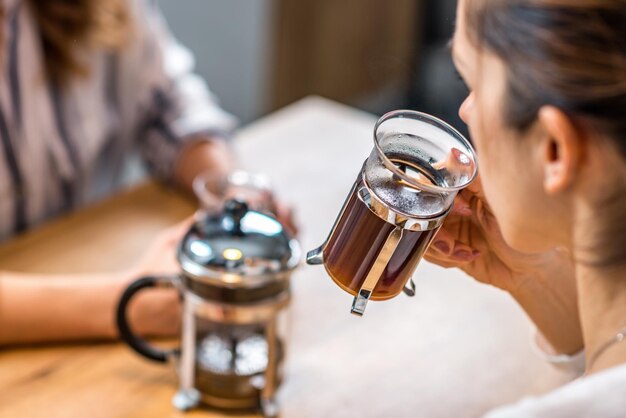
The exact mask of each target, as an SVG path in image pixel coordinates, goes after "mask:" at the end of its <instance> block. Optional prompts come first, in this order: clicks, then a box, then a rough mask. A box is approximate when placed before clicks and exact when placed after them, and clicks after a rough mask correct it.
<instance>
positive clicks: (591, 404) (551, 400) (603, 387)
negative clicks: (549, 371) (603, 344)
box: [485, 365, 626, 418]
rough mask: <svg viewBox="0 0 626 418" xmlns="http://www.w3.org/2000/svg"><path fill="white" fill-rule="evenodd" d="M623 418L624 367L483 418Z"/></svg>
mask: <svg viewBox="0 0 626 418" xmlns="http://www.w3.org/2000/svg"><path fill="white" fill-rule="evenodd" d="M522 417H523V418H583V417H584V418H587V417H589V418H592V417H593V418H624V417H626V365H622V366H618V367H613V368H611V369H607V370H604V371H601V372H598V373H596V374H593V375H591V376H589V377H585V378H580V379H577V380H575V381H574V382H572V383H569V384H567V385H565V386H563V387H561V388H559V389H557V390H555V391H553V392H550V393H549V394H547V395H545V396H540V397H535V398H526V399H524V400H522V401H521V402H519V403H516V404H514V405H511V406H507V407H504V408H499V409H496V410H494V411H492V412H491V413H489V414H487V415H486V416H485V418H522Z"/></svg>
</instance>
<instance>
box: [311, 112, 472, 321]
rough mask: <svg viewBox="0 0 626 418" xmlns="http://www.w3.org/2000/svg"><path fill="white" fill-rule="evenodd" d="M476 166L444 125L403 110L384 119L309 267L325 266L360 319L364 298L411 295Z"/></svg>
mask: <svg viewBox="0 0 626 418" xmlns="http://www.w3.org/2000/svg"><path fill="white" fill-rule="evenodd" d="M477 168H478V166H477V160H476V154H475V152H474V150H473V148H472V146H471V144H470V143H469V141H467V139H465V138H464V137H463V135H461V134H460V133H459V132H458V131H456V130H455V129H454V128H452V127H451V126H450V125H448V124H447V123H445V122H443V121H441V120H439V119H437V118H435V117H433V116H430V115H427V114H424V113H420V112H415V111H408V110H399V111H395V112H390V113H388V114H386V115H384V116H383V117H382V118H380V120H379V121H378V123H377V124H376V127H375V129H374V149H373V150H372V153H371V154H370V156H369V158H368V159H367V160H366V161H365V164H364V165H363V168H362V170H361V172H360V173H359V175H358V177H357V179H356V181H355V183H354V185H353V187H352V190H351V191H350V194H349V195H348V198H347V200H346V202H345V203H344V205H343V208H342V209H341V212H340V213H339V216H338V218H337V220H336V221H335V224H334V226H333V228H332V230H331V232H330V235H329V236H328V238H327V239H326V241H325V243H324V244H323V245H322V246H320V247H319V248H317V249H315V250H313V251H310V252H309V253H308V255H307V263H308V264H312V265H315V264H323V265H324V267H325V268H326V271H327V272H328V274H329V275H330V277H331V278H332V279H333V280H334V281H335V283H336V284H337V285H339V287H341V288H342V289H343V290H345V291H347V292H348V293H350V294H352V295H354V301H353V303H352V309H351V312H352V313H353V314H355V315H358V316H362V315H363V314H364V313H365V308H366V306H367V302H368V301H369V300H375V301H380V300H387V299H391V298H393V297H395V296H397V295H398V294H400V293H401V292H402V291H403V290H404V292H405V293H406V294H408V295H409V296H413V295H414V294H415V285H414V284H413V281H412V279H411V276H412V275H413V273H414V271H415V269H416V267H417V265H418V263H419V261H420V260H421V258H422V256H423V255H424V253H425V252H426V249H427V248H428V246H429V244H430V243H431V242H432V240H433V237H434V236H435V235H436V234H437V231H438V230H439V228H440V227H441V225H442V224H443V221H444V219H445V218H446V216H447V215H448V213H449V212H450V209H451V208H452V205H453V204H454V198H455V197H456V195H457V193H458V192H459V191H460V190H461V189H463V188H464V187H466V186H467V185H469V184H470V183H471V182H472V180H473V179H474V178H475V177H476V174H477ZM407 283H410V285H409V286H410V287H407Z"/></svg>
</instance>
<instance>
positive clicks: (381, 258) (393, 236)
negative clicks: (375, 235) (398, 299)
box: [350, 227, 404, 316]
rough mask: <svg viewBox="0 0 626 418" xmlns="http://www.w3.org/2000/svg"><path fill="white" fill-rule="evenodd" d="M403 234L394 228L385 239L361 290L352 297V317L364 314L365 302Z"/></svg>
mask: <svg viewBox="0 0 626 418" xmlns="http://www.w3.org/2000/svg"><path fill="white" fill-rule="evenodd" d="M403 232H404V229H403V228H401V227H396V228H394V230H393V231H391V233H390V234H389V236H388V237H387V240H386V241H385V245H384V246H383V248H382V249H381V250H380V252H379V253H378V257H377V258H376V260H375V261H374V264H373V265H372V268H371V269H370V271H369V272H368V273H367V277H365V281H364V282H363V284H362V285H361V288H360V289H359V292H358V293H357V295H356V296H355V297H354V301H353V302H352V309H351V310H350V312H351V313H353V314H354V315H358V316H363V314H365V307H366V306H367V302H368V301H369V299H370V297H371V296H372V293H373V292H374V288H375V287H376V284H377V283H378V281H379V280H380V277H381V276H382V274H383V271H385V268H386V267H387V264H389V260H391V257H392V256H393V253H394V251H396V248H397V247H398V244H399V243H400V240H401V239H402V234H403Z"/></svg>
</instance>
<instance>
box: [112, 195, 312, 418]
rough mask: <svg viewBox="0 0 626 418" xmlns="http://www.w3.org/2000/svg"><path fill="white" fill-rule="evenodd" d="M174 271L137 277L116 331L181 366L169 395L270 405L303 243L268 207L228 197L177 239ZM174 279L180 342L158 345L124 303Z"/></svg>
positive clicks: (145, 352) (267, 409) (229, 406)
mask: <svg viewBox="0 0 626 418" xmlns="http://www.w3.org/2000/svg"><path fill="white" fill-rule="evenodd" d="M177 257H178V261H179V263H180V266H181V270H182V272H181V274H180V275H178V276H175V277H144V278H141V279H139V280H137V281H135V282H134V283H132V284H131V285H130V286H129V287H128V288H127V289H126V291H125V292H124V293H123V295H122V298H121V300H120V303H119V306H118V310H117V325H118V328H119V332H120V336H121V338H122V340H123V341H124V342H126V343H127V344H128V345H129V346H130V347H131V348H132V349H133V350H135V351H136V352H137V353H139V354H141V355H142V356H144V357H146V358H148V359H150V360H154V361H157V362H161V363H166V362H173V363H174V364H175V365H176V366H177V369H178V375H179V390H178V392H177V393H176V395H175V396H174V398H173V404H174V406H175V407H176V408H178V409H180V410H188V409H192V408H194V407H197V406H199V405H200V404H206V405H209V406H212V407H215V408H219V409H224V410H251V409H260V411H261V412H262V413H263V414H264V416H267V417H272V416H275V415H276V414H277V405H276V400H275V395H276V390H277V388H278V386H279V385H280V383H281V380H282V375H283V373H282V365H283V362H284V359H285V350H286V347H285V343H286V340H285V337H286V336H285V335H284V331H285V330H283V329H281V326H280V325H281V321H284V320H285V319H286V318H285V315H286V308H287V306H288V305H289V302H290V291H289V279H290V275H291V272H292V271H293V270H294V268H295V267H296V266H297V265H298V263H299V259H300V247H299V244H298V242H297V241H296V240H295V239H293V238H291V237H290V235H289V234H288V233H287V232H286V231H285V229H284V228H283V225H282V224H281V223H280V222H279V221H278V220H276V219H275V218H274V217H273V216H270V215H268V214H266V213H261V212H258V211H254V210H251V209H250V208H249V207H248V205H247V204H246V203H245V202H244V201H243V200H239V199H231V200H228V201H227V202H226V203H225V204H224V207H223V211H221V212H220V213H215V212H207V211H200V212H199V214H198V215H197V219H196V222H195V223H194V225H193V226H192V227H191V229H190V230H189V231H188V232H187V234H186V235H185V236H184V238H183V240H182V242H181V243H180V245H179V247H178V253H177ZM153 287H175V288H176V289H178V291H179V292H180V295H181V299H182V304H183V310H182V311H183V313H182V337H181V347H180V349H175V350H170V351H164V350H160V349H157V348H155V347H153V346H151V345H149V344H148V343H147V342H146V341H145V340H143V339H141V338H140V337H138V336H137V335H135V334H134V333H133V332H132V329H131V327H130V325H129V323H128V321H127V316H126V312H127V306H128V304H129V302H130V301H131V299H132V298H133V297H134V296H135V295H136V294H137V292H139V291H140V290H142V289H145V288H153Z"/></svg>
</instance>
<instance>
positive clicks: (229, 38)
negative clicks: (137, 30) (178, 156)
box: [158, 0, 465, 129]
mask: <svg viewBox="0 0 626 418" xmlns="http://www.w3.org/2000/svg"><path fill="white" fill-rule="evenodd" d="M158 1H159V4H160V5H161V8H162V10H163V12H164V14H165V16H166V17H167V20H168V22H169V24H170V27H171V28H172V30H173V32H174V33H175V35H176V36H177V37H178V39H179V40H180V41H181V42H182V43H184V44H185V45H186V46H188V47H189V48H190V49H191V50H192V51H193V52H194V53H195V55H196V60H197V71H198V73H200V74H201V75H202V76H204V77H205V78H206V79H207V80H208V82H209V84H210V86H211V88H212V89H213V91H214V92H215V93H216V94H217V95H218V96H219V98H220V100H221V103H222V105H223V106H224V108H226V109H227V110H229V111H230V112H232V113H234V114H235V115H237V116H238V117H239V118H240V119H241V121H242V122H243V123H247V122H250V121H252V120H254V119H256V118H258V117H260V116H262V115H264V114H266V113H268V112H270V111H272V110H274V109H277V108H280V107H282V106H284V105H287V104H289V103H291V102H293V101H295V100H298V99H299V98H301V97H304V96H306V95H309V94H318V95H322V96H325V97H328V98H331V99H334V100H337V101H340V102H343V103H346V104H349V105H351V106H356V107H359V108H361V109H364V110H367V111H370V112H373V113H377V114H381V113H384V112H386V111H388V110H391V109H394V108H400V107H410V108H413V109H417V110H422V111H426V112H429V113H433V114H435V115H438V116H440V117H443V118H445V119H446V120H448V121H450V122H451V123H452V124H453V125H455V126H457V127H459V128H460V129H464V126H463V124H462V123H460V121H459V119H458V117H457V115H456V114H457V109H458V106H459V104H460V103H461V101H462V98H463V96H464V94H465V93H464V87H463V85H462V83H461V82H460V81H459V80H458V78H457V77H456V76H455V73H454V71H453V68H452V65H451V60H450V56H449V51H448V48H447V43H448V41H449V39H450V37H451V35H452V32H453V29H454V11H455V7H456V0H184V1H181V0H158Z"/></svg>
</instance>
